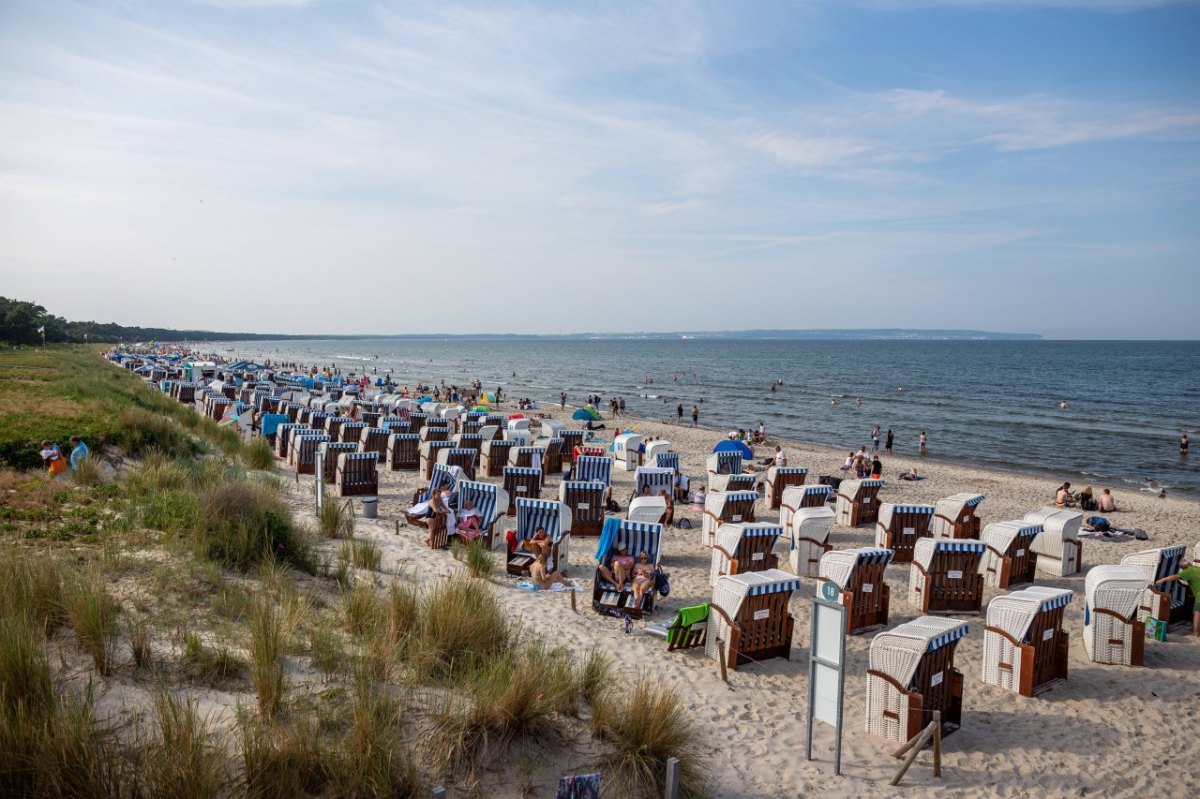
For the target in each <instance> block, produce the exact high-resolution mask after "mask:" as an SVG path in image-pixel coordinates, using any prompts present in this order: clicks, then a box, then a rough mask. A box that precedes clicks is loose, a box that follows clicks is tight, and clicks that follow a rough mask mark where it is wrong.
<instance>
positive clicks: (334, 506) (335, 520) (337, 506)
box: [317, 497, 354, 538]
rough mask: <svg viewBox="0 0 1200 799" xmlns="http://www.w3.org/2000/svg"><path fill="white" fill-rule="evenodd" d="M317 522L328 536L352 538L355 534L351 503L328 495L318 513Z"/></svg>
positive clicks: (322, 531) (323, 533) (322, 532)
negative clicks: (342, 501)
mask: <svg viewBox="0 0 1200 799" xmlns="http://www.w3.org/2000/svg"><path fill="white" fill-rule="evenodd" d="M317 524H318V525H319V526H320V528H321V534H322V535H324V536H325V537H326V538H351V537H353V536H354V512H353V511H352V510H350V504H349V503H348V502H347V503H339V502H338V501H337V500H336V499H333V498H332V497H327V498H326V500H325V501H324V502H322V503H321V510H320V511H318V513H317Z"/></svg>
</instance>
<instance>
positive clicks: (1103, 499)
mask: <svg viewBox="0 0 1200 799" xmlns="http://www.w3.org/2000/svg"><path fill="white" fill-rule="evenodd" d="M1098 504H1099V505H1100V512H1101V513H1112V512H1113V511H1115V510H1116V509H1117V503H1116V501H1115V500H1114V499H1113V495H1112V492H1111V491H1109V490H1108V489H1107V488H1106V489H1104V490H1103V491H1101V492H1100V499H1099V500H1098Z"/></svg>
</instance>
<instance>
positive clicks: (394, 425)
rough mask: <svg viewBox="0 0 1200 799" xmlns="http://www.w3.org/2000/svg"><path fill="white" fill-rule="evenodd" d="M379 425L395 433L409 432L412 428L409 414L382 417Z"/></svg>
mask: <svg viewBox="0 0 1200 799" xmlns="http://www.w3.org/2000/svg"><path fill="white" fill-rule="evenodd" d="M379 426H380V427H382V428H383V429H384V430H390V431H391V432H393V433H407V432H408V431H409V430H411V429H412V425H410V424H409V423H408V417H407V416H383V417H380V419H379Z"/></svg>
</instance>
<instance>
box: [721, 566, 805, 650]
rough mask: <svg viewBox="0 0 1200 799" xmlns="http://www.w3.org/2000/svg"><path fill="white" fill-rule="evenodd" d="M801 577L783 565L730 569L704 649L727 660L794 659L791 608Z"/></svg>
mask: <svg viewBox="0 0 1200 799" xmlns="http://www.w3.org/2000/svg"><path fill="white" fill-rule="evenodd" d="M798 588H800V578H799V577H796V576H794V575H791V574H788V573H787V572H784V571H780V570H778V569H768V570H767V571H761V572H747V573H746V574H729V575H725V576H724V577H721V578H719V579H718V580H717V584H716V586H714V587H713V599H712V604H711V605H710V615H709V617H708V640H707V641H706V642H705V651H706V653H707V654H708V655H709V657H715V658H719V657H721V654H722V651H721V650H722V647H724V656H725V660H726V665H727V666H728V667H729V668H731V669H736V668H737V667H738V666H739V665H741V664H743V663H750V662H756V661H760V660H766V659H767V658H776V657H781V658H785V659H790V657H791V649H792V628H793V626H794V624H795V620H794V619H793V618H792V615H791V613H790V612H789V610H788V604H789V603H790V602H791V598H792V594H793V593H794V592H795V591H796V590H797V589H798Z"/></svg>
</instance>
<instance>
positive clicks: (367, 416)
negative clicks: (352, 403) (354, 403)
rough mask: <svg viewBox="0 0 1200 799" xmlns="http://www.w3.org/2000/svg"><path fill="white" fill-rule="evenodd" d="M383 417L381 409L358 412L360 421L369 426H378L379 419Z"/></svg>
mask: <svg viewBox="0 0 1200 799" xmlns="http://www.w3.org/2000/svg"><path fill="white" fill-rule="evenodd" d="M382 418H383V414H382V413H380V412H379V411H368V410H362V411H359V412H358V421H360V422H362V423H363V424H365V425H367V427H378V426H379V420H380V419H382Z"/></svg>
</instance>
